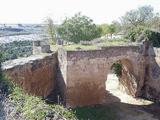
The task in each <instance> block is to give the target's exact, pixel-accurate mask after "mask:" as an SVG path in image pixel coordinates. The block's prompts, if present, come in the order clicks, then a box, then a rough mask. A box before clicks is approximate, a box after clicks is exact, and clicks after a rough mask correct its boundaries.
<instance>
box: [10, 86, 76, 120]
mask: <svg viewBox="0 0 160 120" xmlns="http://www.w3.org/2000/svg"><path fill="white" fill-rule="evenodd" d="M9 99H10V100H11V101H12V102H13V103H14V104H15V106H16V113H18V114H20V115H21V116H23V117H24V118H25V119H26V120H43V119H45V118H46V117H49V118H54V117H55V116H57V117H60V118H65V119H67V120H75V119H76V116H75V114H74V112H73V111H72V110H68V109H67V108H64V107H63V106H60V105H56V104H52V105H51V104H47V103H45V101H44V100H42V98H41V97H36V96H32V95H28V94H26V93H25V92H24V90H22V88H20V87H18V86H15V87H14V89H13V91H12V93H11V94H10V95H9Z"/></svg>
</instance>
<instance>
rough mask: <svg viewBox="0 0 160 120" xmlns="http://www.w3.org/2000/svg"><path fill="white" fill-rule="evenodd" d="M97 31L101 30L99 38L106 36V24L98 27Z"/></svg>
mask: <svg viewBox="0 0 160 120" xmlns="http://www.w3.org/2000/svg"><path fill="white" fill-rule="evenodd" d="M98 27H99V29H100V30H101V36H106V35H107V34H108V27H109V25H108V24H101V25H98Z"/></svg>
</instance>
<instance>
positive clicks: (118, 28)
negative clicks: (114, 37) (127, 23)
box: [112, 21, 122, 33]
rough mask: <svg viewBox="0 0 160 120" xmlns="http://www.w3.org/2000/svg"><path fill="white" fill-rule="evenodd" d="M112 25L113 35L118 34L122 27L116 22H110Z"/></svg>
mask: <svg viewBox="0 0 160 120" xmlns="http://www.w3.org/2000/svg"><path fill="white" fill-rule="evenodd" d="M112 24H113V25H114V26H115V33H118V32H120V31H121V30H122V25H121V23H120V22H118V21H112Z"/></svg>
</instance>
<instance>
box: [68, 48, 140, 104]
mask: <svg viewBox="0 0 160 120" xmlns="http://www.w3.org/2000/svg"><path fill="white" fill-rule="evenodd" d="M66 54H67V70H66V71H67V72H66V74H67V75H66V91H65V97H66V99H65V100H66V101H65V102H66V105H67V106H69V107H75V106H85V105H94V104H103V103H106V101H108V100H107V99H109V97H108V95H109V93H107V91H106V89H105V81H106V80H107V74H108V73H109V72H110V71H111V66H112V65H113V63H115V62H117V61H119V60H123V59H127V60H129V61H130V62H131V63H132V65H133V66H134V67H133V69H132V71H131V72H132V75H134V78H135V82H133V83H134V84H135V83H136V85H135V90H134V96H136V94H137V92H138V91H137V90H138V85H139V81H141V77H139V76H140V74H143V71H141V67H142V65H140V64H141V48H140V47H139V46H132V47H127V46H122V47H120V46H116V47H107V48H103V49H102V50H90V51H82V50H81V51H67V53H66ZM128 81H129V80H128Z"/></svg>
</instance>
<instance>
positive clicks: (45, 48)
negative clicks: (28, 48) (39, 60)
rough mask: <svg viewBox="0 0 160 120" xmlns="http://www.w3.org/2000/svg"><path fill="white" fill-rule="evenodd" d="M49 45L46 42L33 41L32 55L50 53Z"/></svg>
mask: <svg viewBox="0 0 160 120" xmlns="http://www.w3.org/2000/svg"><path fill="white" fill-rule="evenodd" d="M50 52H51V50H50V45H49V43H48V41H47V40H46V41H44V40H43V41H40V40H38V41H33V54H40V53H50Z"/></svg>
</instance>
